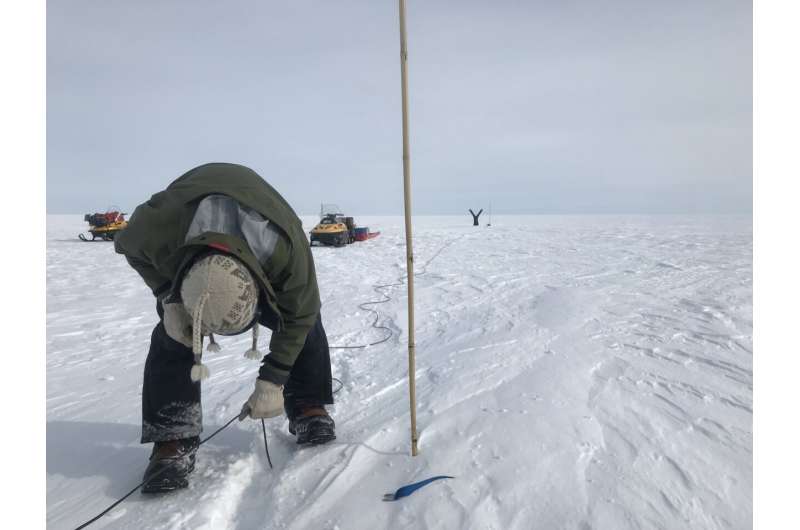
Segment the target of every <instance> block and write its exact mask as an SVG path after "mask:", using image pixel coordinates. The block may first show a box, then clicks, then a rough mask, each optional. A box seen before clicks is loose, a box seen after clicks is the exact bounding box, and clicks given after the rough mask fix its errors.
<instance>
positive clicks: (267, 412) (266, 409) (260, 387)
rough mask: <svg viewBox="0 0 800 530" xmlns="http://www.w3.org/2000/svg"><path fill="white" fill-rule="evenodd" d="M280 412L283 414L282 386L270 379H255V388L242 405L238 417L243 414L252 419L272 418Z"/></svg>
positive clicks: (240, 417)
mask: <svg viewBox="0 0 800 530" xmlns="http://www.w3.org/2000/svg"><path fill="white" fill-rule="evenodd" d="M281 414H283V387H282V386H278V385H276V384H275V383H272V382H270V381H264V380H263V379H256V389H255V390H254V391H253V393H252V394H250V397H249V398H248V399H247V403H245V404H244V406H243V407H242V414H241V415H240V416H239V419H242V418H244V416H250V417H251V418H253V419H256V418H274V417H275V416H280V415H281Z"/></svg>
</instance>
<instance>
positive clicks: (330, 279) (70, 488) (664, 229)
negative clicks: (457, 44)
mask: <svg viewBox="0 0 800 530" xmlns="http://www.w3.org/2000/svg"><path fill="white" fill-rule="evenodd" d="M303 220H304V223H305V225H306V227H307V228H308V229H310V228H311V226H312V224H313V221H314V219H313V218H311V217H304V218H303ZM356 221H357V222H360V224H364V225H369V226H370V227H372V228H373V229H379V230H380V231H381V232H382V233H381V235H380V237H378V238H376V239H373V240H370V241H367V242H362V243H357V244H354V245H351V246H349V247H345V248H339V249H336V248H323V247H315V248H314V250H313V253H314V258H315V262H316V268H317V274H318V277H319V285H320V289H321V296H322V300H323V306H322V316H323V321H324V324H325V328H326V330H327V333H328V337H329V341H330V344H331V345H332V346H336V345H338V346H345V345H359V344H364V343H368V342H374V341H376V340H379V339H380V338H381V337H382V336H383V332H382V331H378V330H375V329H371V328H370V322H371V320H372V315H371V314H370V313H369V312H367V311H364V310H362V309H359V308H358V304H359V303H362V302H366V301H369V300H376V299H380V296H379V295H378V294H376V293H375V292H374V291H373V285H375V284H391V283H395V282H397V283H399V285H396V286H392V287H389V288H386V289H384V292H386V293H387V294H388V295H389V296H391V298H392V299H391V301H389V302H387V303H385V304H382V305H378V306H375V307H376V309H377V310H378V311H379V312H380V323H383V324H385V325H387V326H388V327H390V328H391V329H392V330H394V335H393V336H392V338H391V339H390V340H389V341H387V342H386V343H384V344H381V345H378V346H374V347H371V348H368V349H365V350H342V349H339V350H337V349H334V350H332V362H333V374H334V377H338V378H339V379H341V380H342V382H343V383H344V386H343V388H342V390H341V391H340V392H339V393H338V394H336V396H335V397H336V405H335V406H334V407H333V408H332V416H333V417H334V419H335V420H336V424H337V436H338V439H337V440H336V441H335V442H333V443H330V444H328V445H324V446H319V447H309V448H301V447H299V446H297V445H296V444H295V441H294V437H293V436H292V435H290V434H289V433H288V432H287V422H286V420H285V419H284V418H278V419H273V420H269V421H268V422H267V434H268V437H269V444H270V453H271V456H272V461H273V463H274V466H275V468H274V469H272V470H270V469H269V467H268V465H267V461H266V456H265V454H264V446H263V441H262V434H261V430H260V423H259V422H255V421H252V420H246V421H245V422H242V423H239V422H234V424H232V425H231V426H230V427H229V428H228V429H226V430H224V431H223V432H222V433H220V434H219V435H217V436H216V437H215V438H213V439H212V440H211V441H209V442H208V443H207V444H205V445H203V446H202V447H201V448H200V450H199V452H198V464H197V469H196V470H195V472H194V474H193V475H192V482H191V485H190V487H189V488H188V489H187V490H183V491H179V492H174V493H170V494H167V495H163V496H156V497H153V496H144V495H142V494H140V493H139V492H137V493H135V494H134V495H133V496H131V497H130V498H129V499H128V500H126V501H125V502H124V503H122V504H121V505H120V506H118V507H117V508H115V509H114V510H113V511H111V512H110V513H109V514H108V515H106V516H105V517H103V518H102V519H100V520H99V521H97V522H96V523H94V524H93V525H92V526H91V527H90V528H121V529H137V530H138V529H142V528H147V529H173V528H174V529H182V528H190V529H197V528H206V529H239V530H244V529H266V528H291V529H342V530H345V529H379V528H391V529H395V528H437V529H438V528H441V529H469V528H474V529H502V530H506V529H532V528H537V529H561V528H565V529H579V530H588V529H598V530H600V529H602V530H605V529H613V530H624V529H634V528H642V529H651V528H653V529H661V528H663V529H686V528H689V529H701V528H702V529H715V528H731V529H743V528H750V527H751V526H752V484H753V481H752V456H753V454H752V448H753V441H752V440H753V438H752V420H753V387H752V382H753V371H752V366H753V357H752V343H753V340H752V327H753V322H752V299H753V297H752V220H751V217H749V216H745V217H728V216H725V217H694V216H691V217H668V216H663V217H662V216H652V217H646V216H642V217H636V216H631V217H610V216H602V217H555V216H528V217H510V216H509V217H500V216H495V217H494V219H492V226H491V227H487V226H485V223H486V221H488V218H487V217H486V216H485V214H484V216H482V218H481V222H482V223H481V224H482V226H480V227H473V226H472V220H471V218H470V216H469V215H468V213H466V212H465V214H464V215H463V216H459V217H419V218H416V219H415V224H414V229H415V234H414V236H415V237H414V244H415V255H416V267H417V272H418V273H420V275H419V276H417V277H416V279H415V284H416V297H417V298H416V318H417V325H416V337H417V373H416V379H417V396H418V425H419V435H420V438H419V449H420V454H419V456H417V457H416V458H412V457H411V456H410V442H409V404H408V385H407V370H408V364H407V314H406V301H407V295H406V285H405V283H404V282H398V279H399V278H402V276H403V274H404V271H405V239H404V232H403V222H402V218H401V217H383V218H377V217H374V218H357V219H356ZM84 229H85V226H84V223H83V221H82V217H81V216H48V233H47V521H48V526H49V527H50V528H75V527H76V526H78V525H79V524H81V523H83V522H85V521H86V520H88V519H90V518H91V517H93V516H94V515H96V514H97V513H99V512H100V511H102V510H103V509H104V508H105V507H106V506H108V505H109V504H111V503H112V502H114V501H115V500H117V499H118V498H120V497H121V496H122V495H124V494H125V493H127V492H128V491H129V490H130V489H131V488H132V487H133V486H135V485H136V484H137V483H138V482H139V481H140V480H141V474H142V471H143V470H144V468H145V465H146V462H147V458H148V455H149V450H150V446H149V445H147V446H145V445H141V444H139V435H140V423H139V422H140V400H141V377H142V372H143V366H144V360H145V357H146V354H147V350H148V344H149V339H150V333H151V330H152V328H153V326H154V325H155V323H156V321H157V316H156V312H155V302H154V299H153V297H152V295H151V294H150V292H149V291H148V289H147V288H146V287H145V285H144V284H143V282H142V281H141V280H140V279H139V277H138V276H137V274H136V273H135V272H134V271H133V270H132V269H130V268H129V267H128V265H127V263H126V262H125V260H124V258H122V257H121V256H119V255H117V254H115V253H114V249H113V244H111V243H101V242H97V243H82V242H80V241H78V239H77V234H78V232H80V231H82V230H84ZM268 334H269V331H268V330H266V329H264V333H263V334H262V338H261V346H262V348H266V346H267V344H268ZM248 341H249V335H244V336H242V337H241V338H239V337H236V338H227V339H226V338H224V337H223V338H221V340H220V344H221V346H222V348H223V349H222V352H220V353H218V354H208V353H207V354H206V356H205V357H204V360H205V361H206V362H207V363H208V365H209V367H210V369H211V377H210V379H209V380H207V381H206V382H204V387H203V410H204V416H205V431H204V435H206V436H207V435H208V434H210V433H211V432H213V431H214V430H215V429H216V428H218V427H219V426H221V425H223V424H224V423H225V422H227V421H228V420H229V419H230V418H231V417H233V416H234V415H235V414H236V413H237V412H238V411H239V409H240V407H241V405H242V403H243V402H244V401H245V399H246V398H247V397H248V395H249V394H250V392H251V390H252V386H253V381H254V379H255V377H256V373H257V368H258V363H255V362H253V361H249V360H247V359H244V358H243V357H242V354H243V353H244V351H245V350H246V349H247V347H248ZM335 386H336V385H335ZM433 475H453V476H455V477H456V478H454V479H449V480H442V481H438V482H434V483H432V484H430V485H428V486H426V487H425V488H423V489H421V490H419V491H417V492H416V493H414V494H413V495H411V496H410V497H407V498H405V499H402V500H399V501H396V502H382V500H381V498H382V496H383V494H384V493H387V492H393V491H395V489H397V488H398V487H400V486H402V485H405V484H408V483H411V482H415V481H419V480H422V479H425V478H428V477H430V476H433Z"/></svg>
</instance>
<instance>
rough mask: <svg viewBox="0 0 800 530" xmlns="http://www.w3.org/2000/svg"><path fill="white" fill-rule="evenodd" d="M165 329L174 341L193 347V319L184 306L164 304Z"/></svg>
mask: <svg viewBox="0 0 800 530" xmlns="http://www.w3.org/2000/svg"><path fill="white" fill-rule="evenodd" d="M162 307H163V308H164V329H165V330H166V331H167V335H169V336H170V337H171V338H172V339H174V340H176V341H178V342H180V343H181V344H183V345H184V346H187V347H189V348H191V347H192V317H191V315H189V313H188V312H187V311H186V309H185V308H184V307H183V304H180V303H177V304H163V306H162Z"/></svg>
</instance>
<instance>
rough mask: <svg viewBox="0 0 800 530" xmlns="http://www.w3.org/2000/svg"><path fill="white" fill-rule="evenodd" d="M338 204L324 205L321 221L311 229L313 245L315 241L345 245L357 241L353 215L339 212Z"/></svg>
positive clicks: (339, 245)
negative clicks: (347, 215) (349, 215)
mask: <svg viewBox="0 0 800 530" xmlns="http://www.w3.org/2000/svg"><path fill="white" fill-rule="evenodd" d="M338 210H339V207H338V206H336V205H333V204H331V205H328V206H327V207H326V206H325V205H322V207H321V208H320V217H321V218H320V221H319V223H317V226H315V227H314V229H313V230H311V233H310V235H311V246H314V243H319V244H321V245H332V246H335V247H343V246H344V245H349V244H350V243H352V242H353V241H355V223H354V222H353V218H352V217H345V216H344V214H342V213H339V211H338Z"/></svg>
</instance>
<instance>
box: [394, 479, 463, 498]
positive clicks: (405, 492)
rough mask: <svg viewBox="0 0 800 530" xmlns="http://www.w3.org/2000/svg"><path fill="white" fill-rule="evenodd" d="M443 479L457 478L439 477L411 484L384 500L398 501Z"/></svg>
mask: <svg viewBox="0 0 800 530" xmlns="http://www.w3.org/2000/svg"><path fill="white" fill-rule="evenodd" d="M441 478H455V477H448V476H447V475H438V476H436V477H431V478H426V479H425V480H420V481H419V482H415V483H413V484H409V485H408V486H403V487H402V488H399V489H398V490H397V491H395V492H394V493H387V494H386V495H384V496H383V500H385V501H396V500H397V499H402V498H403V497H408V496H409V495H411V494H412V493H414V492H415V491H417V490H418V489H420V488H421V487H422V486H426V485H428V484H430V483H431V482H433V481H434V480H439V479H441Z"/></svg>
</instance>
